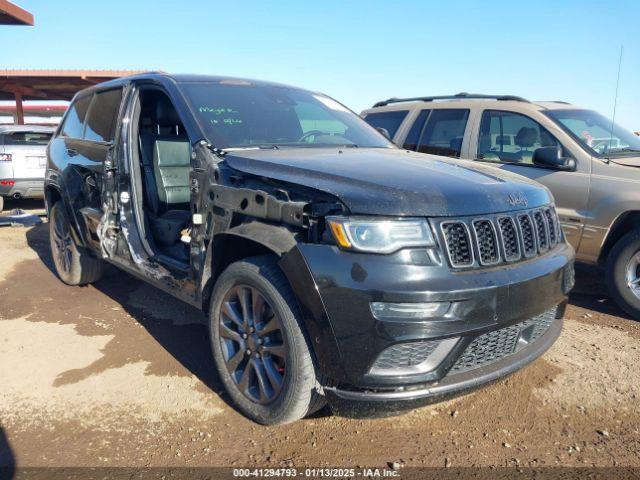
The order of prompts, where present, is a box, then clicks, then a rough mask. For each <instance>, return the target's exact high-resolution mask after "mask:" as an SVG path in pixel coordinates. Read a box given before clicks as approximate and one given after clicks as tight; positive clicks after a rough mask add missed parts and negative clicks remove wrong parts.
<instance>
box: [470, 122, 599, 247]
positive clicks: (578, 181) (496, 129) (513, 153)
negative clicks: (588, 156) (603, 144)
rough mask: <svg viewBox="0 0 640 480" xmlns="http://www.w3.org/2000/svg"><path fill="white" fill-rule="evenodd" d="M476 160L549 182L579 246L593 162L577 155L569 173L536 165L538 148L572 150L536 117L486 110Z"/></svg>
mask: <svg viewBox="0 0 640 480" xmlns="http://www.w3.org/2000/svg"><path fill="white" fill-rule="evenodd" d="M475 140H476V142H475V143H476V152H475V159H476V160H478V161H483V162H489V163H492V164H494V165H495V166H497V167H499V168H501V169H503V170H508V171H510V172H514V173H517V174H520V175H523V176H525V177H528V178H530V179H532V180H536V181H538V182H540V183H542V184H543V185H545V186H546V187H547V188H549V190H551V193H552V194H553V196H554V198H555V201H556V208H557V210H558V215H559V217H560V221H561V223H562V226H563V231H564V233H565V236H566V238H567V240H568V241H569V243H571V244H572V245H573V246H574V248H576V249H577V248H578V245H579V243H580V238H581V236H582V230H583V228H584V223H585V218H586V207H587V200H588V198H589V183H590V164H589V163H588V162H581V161H580V160H579V159H577V158H576V162H577V168H576V171H573V172H567V171H561V170H556V169H553V168H543V167H539V166H537V165H534V164H533V153H534V152H535V150H536V149H537V148H540V147H549V146H559V147H561V148H563V150H564V152H565V153H564V154H565V155H567V156H571V153H570V152H569V151H568V150H567V149H566V148H564V147H563V145H562V144H561V143H560V142H559V141H558V140H557V138H556V137H555V136H554V135H553V134H552V133H551V132H549V131H548V130H547V129H546V128H545V127H543V126H542V125H541V124H540V123H538V122H537V121H536V120H534V119H533V118H531V117H529V116H527V115H523V114H520V113H516V112H509V111H503V110H484V111H483V113H482V117H481V120H480V126H479V129H478V134H477V136H476V137H475Z"/></svg>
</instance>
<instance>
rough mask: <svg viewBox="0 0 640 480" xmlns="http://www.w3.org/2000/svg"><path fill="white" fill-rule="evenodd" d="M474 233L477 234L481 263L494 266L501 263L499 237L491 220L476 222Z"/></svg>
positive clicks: (474, 223) (474, 222)
mask: <svg viewBox="0 0 640 480" xmlns="http://www.w3.org/2000/svg"><path fill="white" fill-rule="evenodd" d="M472 223H473V231H474V232H475V234H476V242H477V244H478V253H479V254H480V255H479V257H480V263H481V264H483V265H493V264H495V263H498V262H499V261H500V251H499V247H498V236H497V235H496V231H495V229H494V227H493V224H492V223H491V221H490V220H486V219H482V220H474V221H473V222H472Z"/></svg>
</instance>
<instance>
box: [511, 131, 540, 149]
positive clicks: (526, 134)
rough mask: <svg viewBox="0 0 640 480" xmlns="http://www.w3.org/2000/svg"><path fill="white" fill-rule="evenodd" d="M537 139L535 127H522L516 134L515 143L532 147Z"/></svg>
mask: <svg viewBox="0 0 640 480" xmlns="http://www.w3.org/2000/svg"><path fill="white" fill-rule="evenodd" d="M537 140H538V131H537V130H536V129H535V128H530V127H522V128H521V129H520V130H518V133H517V134H516V145H518V146H519V147H524V148H527V147H532V146H533V144H534V143H536V141H537Z"/></svg>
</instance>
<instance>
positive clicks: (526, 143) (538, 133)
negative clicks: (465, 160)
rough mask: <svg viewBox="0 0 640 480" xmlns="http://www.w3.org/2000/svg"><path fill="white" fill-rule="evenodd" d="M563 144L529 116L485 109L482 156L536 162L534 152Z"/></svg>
mask: <svg viewBox="0 0 640 480" xmlns="http://www.w3.org/2000/svg"><path fill="white" fill-rule="evenodd" d="M559 146H560V144H559V143H558V141H557V140H556V139H555V137H554V136H553V135H551V134H550V133H549V132H548V131H547V129H546V128H544V127H543V126H542V125H540V124H539V123H538V122H536V121H535V120H533V119H532V118H529V117H527V116H525V115H521V114H519V113H514V112H505V111H498V110H485V112H484V113H483V114H482V121H481V122H480V136H479V138H478V159H480V160H486V161H494V162H508V163H523V164H529V165H532V164H533V152H535V151H536V149H538V148H540V147H559Z"/></svg>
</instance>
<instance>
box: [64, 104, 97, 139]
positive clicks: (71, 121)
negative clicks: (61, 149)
mask: <svg viewBox="0 0 640 480" xmlns="http://www.w3.org/2000/svg"><path fill="white" fill-rule="evenodd" d="M90 102H91V95H87V96H86V97H82V98H79V99H78V100H76V101H75V102H73V103H72V104H71V105H70V106H69V112H68V113H67V116H66V118H65V120H64V124H63V125H62V129H61V130H60V131H61V132H62V136H64V137H71V138H82V131H83V130H84V120H85V118H86V116H87V110H89V103H90Z"/></svg>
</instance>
